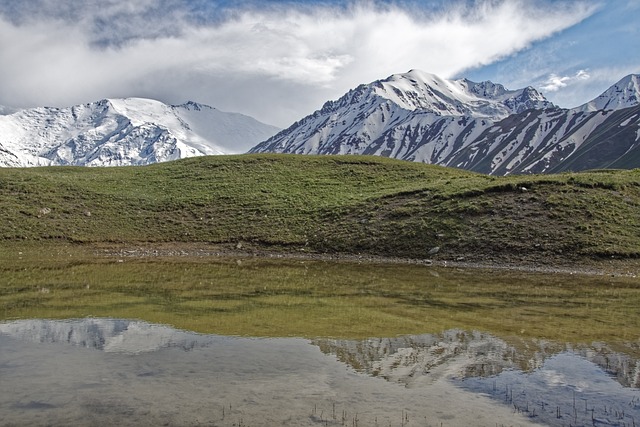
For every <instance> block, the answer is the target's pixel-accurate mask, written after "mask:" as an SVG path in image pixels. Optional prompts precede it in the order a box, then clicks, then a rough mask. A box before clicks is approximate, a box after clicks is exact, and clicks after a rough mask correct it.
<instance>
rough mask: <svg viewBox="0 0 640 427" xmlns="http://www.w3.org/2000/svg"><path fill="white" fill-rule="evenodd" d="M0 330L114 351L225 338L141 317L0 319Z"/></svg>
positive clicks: (188, 346) (200, 343)
mask: <svg viewBox="0 0 640 427" xmlns="http://www.w3.org/2000/svg"><path fill="white" fill-rule="evenodd" d="M0 334H6V335H9V336H12V337H14V338H17V339H20V340H22V341H29V342H41V343H65V344H72V345H75V346H80V347H87V348H93V349H97V350H102V351H105V352H114V353H143V352H150V351H155V350H158V349H161V348H166V347H178V348H182V349H184V350H191V349H193V348H195V347H206V346H207V345H211V343H212V342H213V340H214V339H217V340H221V339H224V337H220V336H213V335H208V336H207V335H198V334H195V333H193V332H186V331H180V330H177V329H173V328H170V327H168V326H163V325H154V324H150V323H146V322H141V321H132V320H121V319H95V318H87V319H74V320H64V321H63V320H43V319H29V320H18V321H14V322H8V323H0Z"/></svg>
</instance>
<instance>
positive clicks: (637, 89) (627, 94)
mask: <svg viewBox="0 0 640 427" xmlns="http://www.w3.org/2000/svg"><path fill="white" fill-rule="evenodd" d="M636 105H640V74H629V75H628V76H625V77H623V78H622V79H621V80H620V81H618V82H617V83H616V84H614V85H613V86H611V87H610V88H609V89H607V90H605V91H604V92H603V93H602V94H601V95H600V96H598V97H597V98H596V99H594V100H592V101H589V102H587V103H586V104H583V105H581V106H579V107H577V108H575V110H578V111H586V112H590V111H598V110H619V109H622V108H628V107H634V106H636Z"/></svg>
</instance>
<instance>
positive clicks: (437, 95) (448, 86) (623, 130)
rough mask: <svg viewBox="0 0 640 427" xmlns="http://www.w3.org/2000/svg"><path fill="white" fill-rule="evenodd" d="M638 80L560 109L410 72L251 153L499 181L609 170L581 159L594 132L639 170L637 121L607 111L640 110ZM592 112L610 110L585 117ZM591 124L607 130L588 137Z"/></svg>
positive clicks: (529, 93) (531, 95)
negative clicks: (356, 159) (385, 162)
mask: <svg viewBox="0 0 640 427" xmlns="http://www.w3.org/2000/svg"><path fill="white" fill-rule="evenodd" d="M637 81H638V76H636V75H630V76H627V77H625V78H623V79H622V80H621V81H619V82H618V83H617V84H616V85H614V86H612V87H611V88H610V89H609V90H608V91H606V92H605V93H604V94H603V95H601V97H599V98H597V99H596V100H594V101H590V102H589V103H586V104H584V105H583V106H580V107H576V108H574V109H562V108H559V107H557V106H555V105H553V104H552V103H551V102H549V101H547V100H546V98H544V96H543V95H542V94H541V93H539V92H538V91H537V90H535V89H534V88H532V87H526V88H523V89H518V90H508V89H506V88H504V86H502V85H500V84H496V83H493V82H490V81H487V82H481V83H475V82H472V81H470V80H467V79H460V80H445V79H441V78H439V77H437V76H435V75H433V74H428V73H424V72H420V71H417V70H412V71H410V72H408V73H404V74H395V75H392V76H390V77H388V78H386V79H383V80H377V81H375V82H372V83H370V84H366V85H360V86H358V87H357V88H355V89H352V90H350V91H349V92H347V93H346V94H345V95H344V96H342V97H340V98H339V99H338V100H336V101H328V102H327V103H325V104H324V105H323V107H322V108H321V109H320V110H317V111H316V112H314V113H313V114H311V115H309V116H307V117H305V118H303V119H301V120H300V121H298V122H296V123H294V124H293V125H292V126H291V127H289V128H288V129H285V130H283V131H281V132H280V133H278V134H276V135H274V136H272V137H271V138H269V139H268V140H266V141H263V142H261V143H260V144H258V145H257V146H255V147H253V148H252V149H251V150H250V152H252V153H263V152H264V153H266V152H271V153H295V154H365V155H377V156H384V157H392V158H397V159H402V160H409V161H417V162H422V163H429V164H438V165H443V166H450V167H457V168H462V169H468V170H472V171H477V172H482V173H488V174H501V175H502V174H509V173H545V172H549V171H556V172H559V171H563V170H583V169H586V168H592V167H596V168H601V167H607V162H609V163H611V162H612V161H613V160H612V159H606V161H605V160H603V161H601V162H599V161H598V160H599V159H600V157H601V155H602V152H601V151H602V150H597V151H593V150H587V151H586V153H590V156H587V157H584V153H583V152H582V148H581V147H583V146H584V147H588V146H590V145H594V144H595V145H601V146H602V144H599V143H598V142H597V141H596V142H593V141H592V142H591V143H590V144H587V145H584V142H585V141H587V140H589V139H590V138H591V139H593V138H592V137H591V135H598V137H599V138H600V139H601V140H603V141H608V145H611V143H612V142H613V141H614V140H613V139H612V137H613V136H616V135H618V136H619V138H618V139H619V140H620V142H619V143H618V145H619V146H616V147H615V150H614V151H615V152H619V151H623V152H628V153H630V154H629V157H632V160H631V161H620V162H617V163H616V162H613V163H616V164H625V165H631V166H633V167H640V158H638V157H636V155H635V152H636V150H637V147H638V146H639V145H640V131H639V132H638V134H637V136H635V137H634V129H635V127H634V125H635V124H638V126H640V116H638V115H636V114H635V110H631V114H630V115H626V116H625V115H619V114H611V115H610V114H608V113H607V112H608V111H617V110H621V109H627V108H631V109H633V108H634V107H636V106H637V105H638V99H639V98H640V88H639V87H640V85H638V84H637ZM636 91H637V93H636ZM605 98H606V101H605ZM598 106H607V108H608V109H595V110H593V111H591V110H592V109H593V108H595V107H598ZM616 120H617V121H616ZM630 125H631V126H630ZM598 128H599V129H600V130H602V129H609V130H610V132H609V134H606V135H605V134H601V133H594V132H595V131H596V129H598ZM586 130H588V131H586ZM612 135H613V136H612ZM543 149H544V150H546V151H545V152H541V151H540V150H543ZM570 157H573V158H574V159H577V158H584V159H585V160H584V161H583V162H582V163H580V162H575V161H573V160H572V161H569V158H570ZM605 157H606V156H605ZM609 157H610V156H609ZM564 168H567V169H564Z"/></svg>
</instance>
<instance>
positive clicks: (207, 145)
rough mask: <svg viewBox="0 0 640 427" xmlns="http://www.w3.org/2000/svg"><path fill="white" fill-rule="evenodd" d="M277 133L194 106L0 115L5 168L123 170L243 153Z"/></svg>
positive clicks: (116, 104) (102, 106) (135, 101)
mask: <svg viewBox="0 0 640 427" xmlns="http://www.w3.org/2000/svg"><path fill="white" fill-rule="evenodd" d="M277 131H278V128H276V127H274V126H270V125H266V124H264V123H261V122H259V121H257V120H255V119H253V118H251V117H249V116H245V115H242V114H237V113H226V112H222V111H219V110H216V109H215V108H212V107H210V106H208V105H202V104H197V103H195V102H187V103H186V104H182V105H166V104H164V103H162V102H159V101H155V100H151V99H142V98H126V99H103V100H101V101H98V102H93V103H89V104H83V105H76V106H73V107H69V108H48V107H43V108H33V109H25V110H21V111H18V112H15V113H13V114H9V115H5V116H0V166H43V165H82V166H125V165H143V164H149V163H156V162H163V161H168V160H175V159H180V158H185V157H194V156H202V155H215V154H233V153H242V152H245V151H247V150H248V149H249V148H250V147H251V146H253V145H255V144H256V143H257V142H259V141H261V140H264V139H265V138H268V137H269V136H271V135H273V134H274V133H276V132H277Z"/></svg>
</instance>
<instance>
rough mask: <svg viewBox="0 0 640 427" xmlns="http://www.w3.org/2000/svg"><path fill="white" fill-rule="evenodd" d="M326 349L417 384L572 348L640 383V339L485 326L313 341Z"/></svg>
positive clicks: (521, 366) (525, 365) (532, 365)
mask: <svg viewBox="0 0 640 427" xmlns="http://www.w3.org/2000/svg"><path fill="white" fill-rule="evenodd" d="M312 342H313V344H315V345H317V346H318V347H320V349H321V350H322V351H323V352H324V353H326V354H334V355H335V356H336V357H337V358H338V360H340V361H342V362H344V363H346V364H348V365H350V366H351V367H353V368H354V369H355V370H357V371H359V372H364V373H367V374H369V375H372V376H376V377H381V378H385V379H387V380H389V381H393V382H398V383H401V384H404V385H406V386H407V387H413V386H416V385H419V384H421V383H425V382H431V381H434V380H436V379H438V378H440V377H442V376H454V377H457V378H471V377H489V376H494V375H497V374H499V373H501V372H503V371H505V370H511V369H515V370H520V371H523V372H531V371H533V370H535V369H538V368H540V367H542V365H543V364H544V362H545V360H547V359H548V358H549V357H551V356H554V355H556V354H559V353H562V352H567V351H570V352H572V353H574V354H576V355H578V356H580V357H583V358H585V359H586V360H589V361H590V362H592V363H594V364H596V365H598V366H599V367H601V368H602V369H604V370H605V371H606V372H607V373H609V374H610V375H611V376H613V377H614V378H616V379H617V381H618V382H619V383H620V384H622V385H623V386H626V387H635V388H640V358H639V357H638V354H639V353H640V343H639V342H635V343H629V344H628V345H626V346H625V347H626V348H622V349H616V350H614V349H613V348H611V347H610V346H609V345H607V344H604V343H594V344H592V345H590V346H587V345H580V346H572V345H569V344H558V343H551V342H548V341H544V340H524V339H515V340H513V341H512V342H507V341H504V340H502V339H500V338H497V337H494V336H492V335H489V334H486V333H480V332H465V331H459V330H450V331H445V332H443V333H440V334H433V335H432V334H428V335H418V336H405V337H397V338H371V339H366V340H335V339H318V340H314V341H312Z"/></svg>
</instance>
